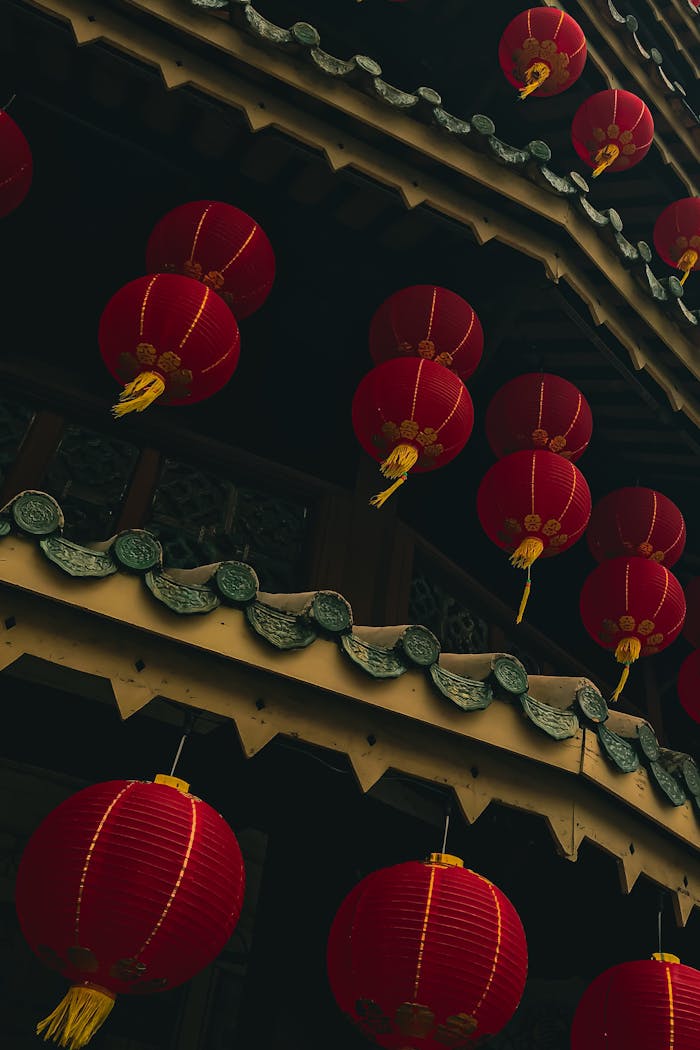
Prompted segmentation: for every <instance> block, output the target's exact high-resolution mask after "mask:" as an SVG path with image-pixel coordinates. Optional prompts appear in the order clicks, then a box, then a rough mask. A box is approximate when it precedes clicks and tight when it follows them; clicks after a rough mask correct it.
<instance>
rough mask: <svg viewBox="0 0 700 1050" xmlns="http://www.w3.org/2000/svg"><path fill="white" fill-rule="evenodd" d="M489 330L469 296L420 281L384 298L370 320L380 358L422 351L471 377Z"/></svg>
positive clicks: (376, 358) (371, 341) (421, 354)
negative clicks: (486, 331) (472, 305)
mask: <svg viewBox="0 0 700 1050" xmlns="http://www.w3.org/2000/svg"><path fill="white" fill-rule="evenodd" d="M483 349H484V333H483V330H482V328H481V322H480V321H479V318H478V317H477V315H476V313H475V312H474V309H473V308H472V307H471V306H470V305H469V303H468V302H467V301H466V299H462V297H461V296H459V295H457V294H456V293H455V292H451V291H449V289H447V288H438V287H436V286H435V285H433V284H414V285H412V286H411V287H410V288H402V289H401V290H400V291H398V292H394V294H393V295H390V296H389V298H388V299H385V301H384V302H383V303H382V305H381V306H380V307H379V309H378V310H377V312H376V313H375V315H374V317H373V318H372V321H371V322H370V326H369V352H370V354H371V355H372V358H373V360H374V361H375V363H376V364H380V363H381V362H382V361H389V360H390V359H391V358H394V357H407V356H410V357H422V358H425V359H426V360H429V361H436V362H437V363H438V364H439V365H444V366H445V368H449V369H451V370H452V371H453V372H455V373H456V374H457V375H458V376H460V377H461V378H462V379H465V380H466V379H468V378H469V376H471V375H472V374H473V373H474V372H475V371H476V368H477V366H478V364H479V361H480V360H481V354H482V351H483Z"/></svg>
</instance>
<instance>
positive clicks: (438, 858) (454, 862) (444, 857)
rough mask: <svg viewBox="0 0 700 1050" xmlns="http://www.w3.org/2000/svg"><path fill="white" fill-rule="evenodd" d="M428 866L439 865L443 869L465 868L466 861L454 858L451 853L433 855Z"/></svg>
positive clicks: (429, 858)
mask: <svg viewBox="0 0 700 1050" xmlns="http://www.w3.org/2000/svg"><path fill="white" fill-rule="evenodd" d="M428 864H439V865H440V866H441V867H443V868H463V867H464V861H463V860H460V858H459V857H453V856H452V854H451V853H431V854H430V856H429V857H428Z"/></svg>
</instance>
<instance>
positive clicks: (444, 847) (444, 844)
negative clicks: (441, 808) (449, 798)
mask: <svg viewBox="0 0 700 1050" xmlns="http://www.w3.org/2000/svg"><path fill="white" fill-rule="evenodd" d="M451 812H452V805H451V804H450V803H449V802H448V803H447V806H446V808H445V833H444V835H443V836H442V849H441V850H440V852H441V853H447V833H448V831H449V830H450V813H451Z"/></svg>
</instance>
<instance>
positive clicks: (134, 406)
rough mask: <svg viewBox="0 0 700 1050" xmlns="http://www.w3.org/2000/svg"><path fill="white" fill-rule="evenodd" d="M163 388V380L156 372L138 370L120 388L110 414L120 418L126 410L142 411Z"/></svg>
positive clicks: (157, 396) (158, 395)
mask: <svg viewBox="0 0 700 1050" xmlns="http://www.w3.org/2000/svg"><path fill="white" fill-rule="evenodd" d="M164 390H165V382H164V380H163V378H162V376H159V375H158V373H157V372H139V374H138V375H137V376H136V379H132V381H131V382H130V383H127V384H126V386H125V387H124V389H123V390H122V392H121V394H120V395H119V401H118V403H117V404H116V405H113V406H112V415H113V416H114V418H115V419H121V417H122V416H125V415H126V414H127V412H143V410H144V408H148V406H149V405H152V404H153V402H154V401H155V400H156V398H159V397H160V395H161V394H162V393H163V391H164Z"/></svg>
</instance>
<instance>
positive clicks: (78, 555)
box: [39, 536, 119, 577]
mask: <svg viewBox="0 0 700 1050" xmlns="http://www.w3.org/2000/svg"><path fill="white" fill-rule="evenodd" d="M39 546H40V547H41V549H42V550H43V552H44V554H45V555H46V557H47V558H48V559H49V561H52V562H53V563H54V565H58V566H59V568H61V569H63V571H64V572H67V573H68V575H69V576H93V577H102V576H112V575H113V574H114V573H115V572H118V571H119V566H118V565H117V564H116V562H115V561H114V559H113V558H112V555H111V554H110V553H109V551H92V550H90V549H89V548H88V547H81V546H80V544H78V543H71V541H70V540H64V539H63V538H62V537H61V536H48V537H46V539H43V540H40V541H39Z"/></svg>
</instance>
